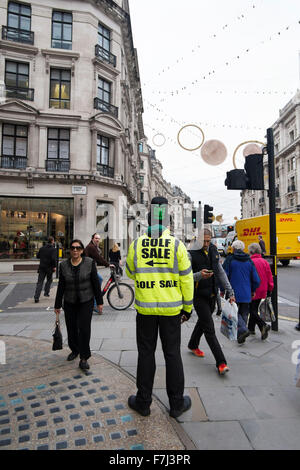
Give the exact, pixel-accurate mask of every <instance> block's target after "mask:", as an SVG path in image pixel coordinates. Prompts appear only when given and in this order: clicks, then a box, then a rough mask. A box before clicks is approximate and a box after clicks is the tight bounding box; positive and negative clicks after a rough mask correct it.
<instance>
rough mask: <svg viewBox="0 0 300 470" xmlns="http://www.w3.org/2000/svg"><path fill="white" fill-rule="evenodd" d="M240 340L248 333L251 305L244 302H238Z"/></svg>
mask: <svg viewBox="0 0 300 470" xmlns="http://www.w3.org/2000/svg"><path fill="white" fill-rule="evenodd" d="M237 305H238V338H239V336H240V335H241V334H243V333H246V331H248V327H247V323H248V315H249V309H250V304H247V303H244V302H238V303H237Z"/></svg>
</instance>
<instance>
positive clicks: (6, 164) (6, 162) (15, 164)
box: [1, 156, 27, 170]
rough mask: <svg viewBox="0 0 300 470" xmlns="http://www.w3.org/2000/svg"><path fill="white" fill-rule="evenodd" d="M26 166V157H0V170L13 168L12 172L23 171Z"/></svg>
mask: <svg viewBox="0 0 300 470" xmlns="http://www.w3.org/2000/svg"><path fill="white" fill-rule="evenodd" d="M26 166H27V157H11V156H2V157H1V168H13V169H14V170H24V169H25V168H26Z"/></svg>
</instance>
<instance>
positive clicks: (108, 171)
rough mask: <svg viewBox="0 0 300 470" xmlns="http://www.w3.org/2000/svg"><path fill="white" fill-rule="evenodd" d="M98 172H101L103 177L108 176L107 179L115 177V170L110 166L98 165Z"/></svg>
mask: <svg viewBox="0 0 300 470" xmlns="http://www.w3.org/2000/svg"><path fill="white" fill-rule="evenodd" d="M97 171H99V173H100V175H101V176H106V177H107V178H113V177H114V175H115V169H114V168H112V167H111V166H108V165H102V164H101V163H97Z"/></svg>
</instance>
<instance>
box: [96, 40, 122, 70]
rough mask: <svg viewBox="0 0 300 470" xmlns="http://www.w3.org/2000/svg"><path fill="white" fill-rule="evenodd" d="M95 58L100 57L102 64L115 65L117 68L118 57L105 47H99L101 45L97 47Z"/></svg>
mask: <svg viewBox="0 0 300 470" xmlns="http://www.w3.org/2000/svg"><path fill="white" fill-rule="evenodd" d="M95 56H96V57H98V59H100V60H101V61H102V62H106V63H107V64H110V65H113V67H116V66H117V57H116V56H115V55H113V54H111V52H109V51H107V50H106V49H104V48H103V47H101V46H99V44H96V46H95Z"/></svg>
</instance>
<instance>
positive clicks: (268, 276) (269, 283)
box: [248, 243, 274, 340]
mask: <svg viewBox="0 0 300 470" xmlns="http://www.w3.org/2000/svg"><path fill="white" fill-rule="evenodd" d="M248 250H249V254H250V257H251V260H252V261H253V263H254V264H255V267H256V270H257V272H258V275H259V277H260V280H261V283H260V285H259V287H258V288H257V289H256V291H255V296H254V297H253V299H252V302H251V304H250V317H249V322H248V329H249V331H250V333H251V334H253V335H255V325H257V326H258V328H259V329H260V332H261V339H262V340H264V339H267V337H268V331H269V330H270V328H271V327H270V325H268V324H267V323H265V322H264V321H263V320H262V319H261V318H260V316H259V314H258V307H259V304H260V301H261V299H265V298H266V297H269V296H271V292H272V290H273V288H274V282H273V276H272V272H271V268H270V265H269V263H268V262H267V261H266V260H265V259H264V258H263V257H262V250H261V247H260V246H259V244H258V243H252V244H251V245H249V247H248Z"/></svg>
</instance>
